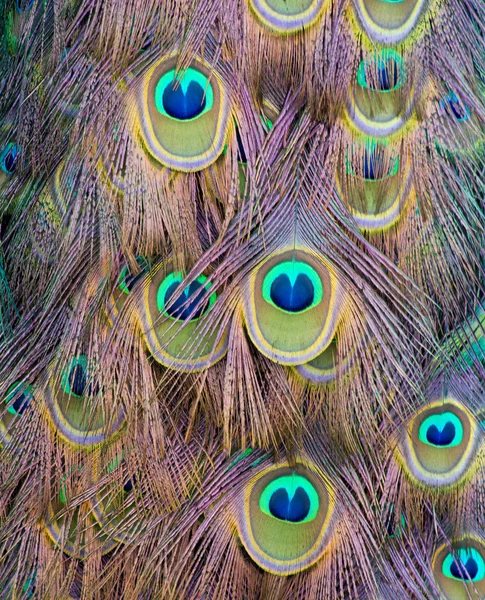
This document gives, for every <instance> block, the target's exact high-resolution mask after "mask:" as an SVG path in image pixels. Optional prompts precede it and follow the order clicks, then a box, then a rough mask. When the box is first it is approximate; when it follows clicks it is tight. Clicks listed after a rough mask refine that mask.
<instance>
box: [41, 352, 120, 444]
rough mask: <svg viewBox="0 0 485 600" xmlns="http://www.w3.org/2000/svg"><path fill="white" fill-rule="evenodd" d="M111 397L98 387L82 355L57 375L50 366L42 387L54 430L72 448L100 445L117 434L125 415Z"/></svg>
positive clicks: (76, 357)
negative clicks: (72, 446) (71, 445)
mask: <svg viewBox="0 0 485 600" xmlns="http://www.w3.org/2000/svg"><path fill="white" fill-rule="evenodd" d="M112 394H113V391H112V390H107V389H105V388H103V386H102V385H100V384H99V383H97V381H96V373H95V370H94V365H93V363H92V362H90V361H89V359H88V357H87V356H86V355H83V354H81V355H77V356H74V357H72V358H71V359H70V360H69V361H68V362H67V363H66V364H65V365H64V367H63V369H62V372H61V373H60V375H59V373H58V372H57V370H56V369H55V368H54V366H51V368H50V369H49V374H48V376H47V382H46V383H45V386H44V399H45V403H46V406H47V409H48V413H49V417H50V419H51V421H52V424H53V426H54V429H55V431H56V432H57V433H58V434H59V435H60V436H61V437H62V438H63V439H64V440H65V441H67V442H68V443H70V444H73V445H74V446H83V447H88V446H93V445H96V444H100V443H102V442H104V441H106V440H108V439H110V438H111V437H112V436H113V435H115V434H116V433H117V432H118V431H119V430H120V428H121V427H122V425H123V423H124V413H123V410H122V409H121V408H119V407H117V405H116V402H114V401H113V398H112ZM111 407H113V408H112V409H111Z"/></svg>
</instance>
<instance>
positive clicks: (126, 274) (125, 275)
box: [118, 256, 150, 294]
mask: <svg viewBox="0 0 485 600" xmlns="http://www.w3.org/2000/svg"><path fill="white" fill-rule="evenodd" d="M136 262H137V263H138V265H139V266H140V272H139V273H137V274H134V273H132V271H131V269H130V266H129V265H125V266H124V267H123V269H122V270H121V273H120V275H119V277H118V288H119V290H120V291H121V292H122V293H123V294H129V293H130V292H131V290H132V289H133V288H134V287H135V285H136V284H137V283H138V282H139V281H140V280H141V279H142V278H143V277H144V276H145V274H146V273H147V271H148V270H149V268H150V263H149V261H148V259H147V258H145V257H144V256H137V257H136Z"/></svg>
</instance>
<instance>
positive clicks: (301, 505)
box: [269, 487, 310, 523]
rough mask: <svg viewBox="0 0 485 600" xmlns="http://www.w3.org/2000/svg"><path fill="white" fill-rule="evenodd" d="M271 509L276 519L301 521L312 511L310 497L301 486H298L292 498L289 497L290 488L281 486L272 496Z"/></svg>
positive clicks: (291, 521)
mask: <svg viewBox="0 0 485 600" xmlns="http://www.w3.org/2000/svg"><path fill="white" fill-rule="evenodd" d="M269 510H270V513H271V514H272V515H273V517H275V518H276V519H280V520H281V521H289V522H290V523H300V522H301V521H304V520H305V518H306V517H307V516H308V513H309V512H310V498H309V497H308V494H307V493H306V492H305V490H304V489H303V488H301V487H297V488H296V490H295V493H294V494H293V497H292V498H290V497H289V495H288V490H286V489H285V488H279V489H278V490H276V491H275V492H273V494H272V496H271V500H270V501H269Z"/></svg>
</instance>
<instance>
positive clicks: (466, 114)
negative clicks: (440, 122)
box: [440, 92, 471, 121]
mask: <svg viewBox="0 0 485 600" xmlns="http://www.w3.org/2000/svg"><path fill="white" fill-rule="evenodd" d="M440 106H441V107H442V108H443V109H444V110H445V112H446V114H447V115H448V116H449V117H450V118H452V119H455V120H456V121H467V120H468V119H469V118H470V114H471V113H470V109H469V108H468V106H467V105H466V104H464V103H463V102H462V101H461V100H460V99H459V98H458V96H457V95H456V94H455V92H450V93H449V94H447V95H446V96H445V97H444V98H443V99H442V100H440Z"/></svg>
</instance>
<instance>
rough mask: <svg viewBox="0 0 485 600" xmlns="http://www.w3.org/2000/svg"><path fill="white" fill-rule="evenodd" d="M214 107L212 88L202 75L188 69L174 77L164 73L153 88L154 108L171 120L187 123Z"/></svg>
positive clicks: (173, 72) (173, 74) (172, 74)
mask: <svg viewBox="0 0 485 600" xmlns="http://www.w3.org/2000/svg"><path fill="white" fill-rule="evenodd" d="M213 105H214V92H213V89H212V86H211V84H210V82H209V80H208V79H207V77H205V75H203V74H202V73H200V72H199V71H197V70H196V69H192V68H189V69H187V70H186V71H183V72H181V73H179V74H178V75H177V76H176V73H175V70H174V69H172V70H171V71H169V72H167V73H165V75H163V76H162V77H161V78H160V79H159V81H158V83H157V85H156V87H155V107H156V108H157V110H158V111H159V112H160V113H161V114H163V115H165V116H167V117H170V118H171V119H175V120H177V121H189V120H191V119H196V118H197V117H200V116H201V115H202V114H204V113H206V112H208V111H209V110H211V108H212V107H213Z"/></svg>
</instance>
